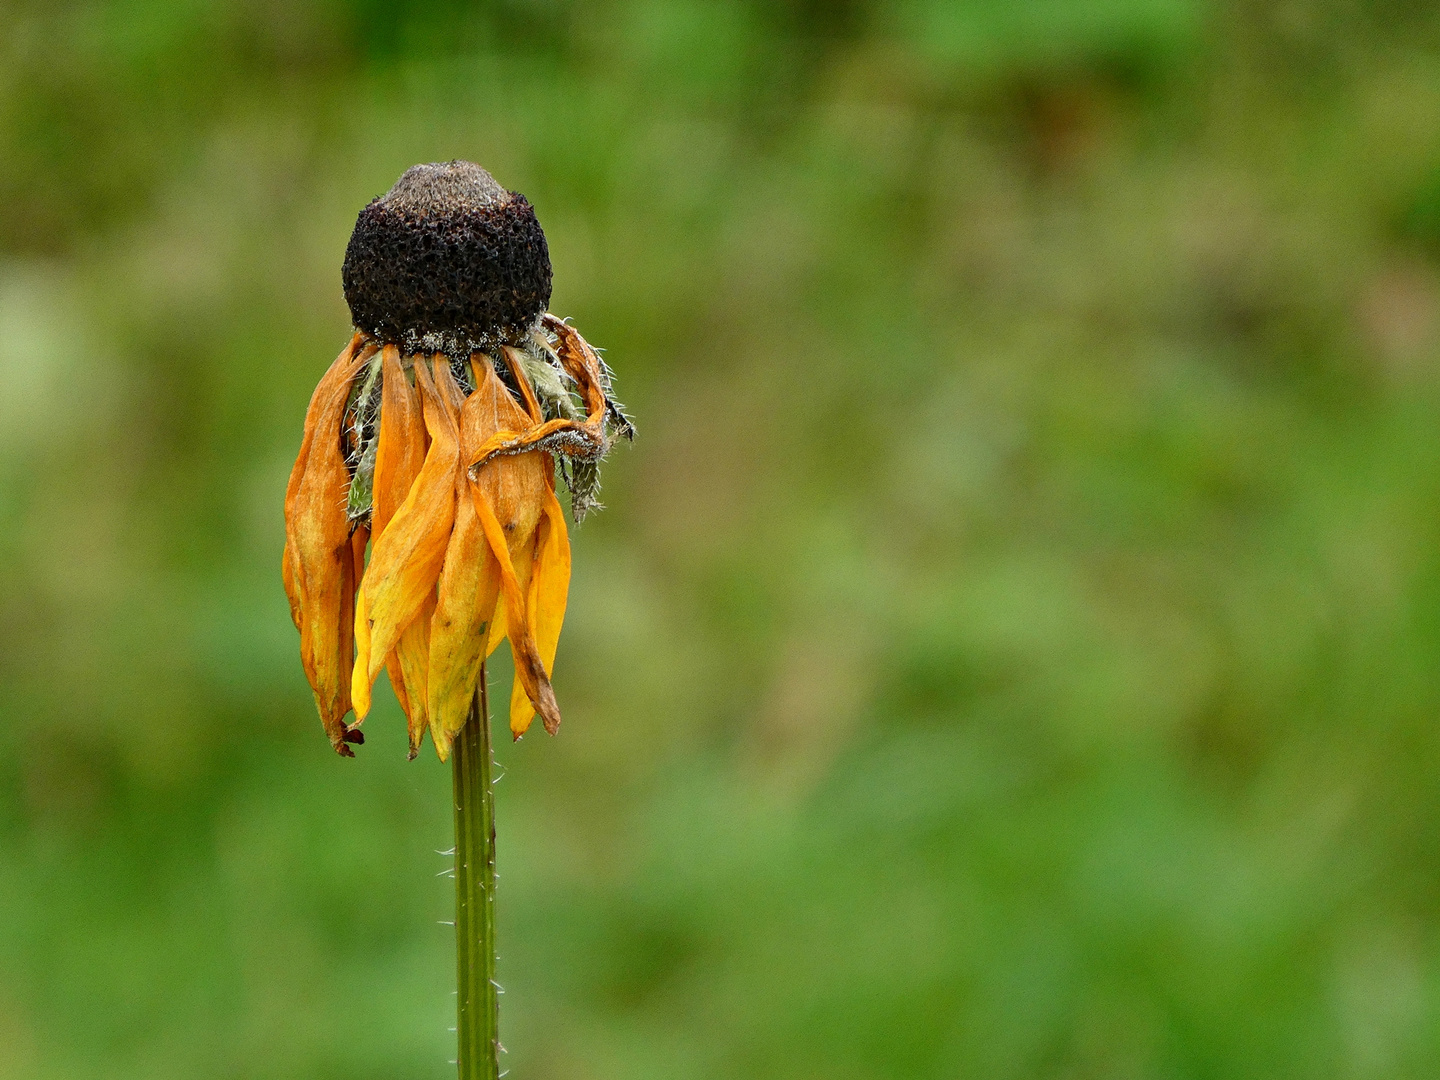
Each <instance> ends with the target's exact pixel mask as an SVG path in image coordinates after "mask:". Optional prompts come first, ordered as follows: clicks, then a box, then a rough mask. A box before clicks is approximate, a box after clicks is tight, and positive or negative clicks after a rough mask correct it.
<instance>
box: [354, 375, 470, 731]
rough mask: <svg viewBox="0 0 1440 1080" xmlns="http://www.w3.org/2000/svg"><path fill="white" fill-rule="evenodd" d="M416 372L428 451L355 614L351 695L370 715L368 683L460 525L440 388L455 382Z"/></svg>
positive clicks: (451, 440) (378, 545)
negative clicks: (357, 649)
mask: <svg viewBox="0 0 1440 1080" xmlns="http://www.w3.org/2000/svg"><path fill="white" fill-rule="evenodd" d="M415 374H416V383H417V384H418V385H419V386H420V390H421V394H422V398H423V404H424V416H425V427H426V430H427V431H429V433H430V449H429V451H428V452H427V453H426V455H425V463H424V465H422V466H421V468H420V473H419V475H418V476H417V477H416V478H415V482H414V483H413V484H412V485H411V487H410V493H409V494H408V495H407V496H406V497H405V501H404V502H403V503H402V504H401V505H400V509H398V510H397V511H396V512H395V515H394V517H392V518H391V519H390V521H389V522H388V523H387V524H386V526H385V531H384V532H383V533H382V534H381V535H380V537H379V539H378V540H376V542H375V548H374V551H373V552H372V554H371V556H370V565H369V567H368V568H367V569H366V571H365V582H364V586H363V588H362V590H361V593H362V595H363V596H364V607H363V609H361V610H359V611H357V613H356V615H357V626H358V622H359V620H362V619H364V620H368V622H369V625H368V627H366V628H357V637H358V638H359V640H360V642H361V655H360V658H359V662H358V663H357V665H356V668H355V674H354V680H353V682H354V687H353V690H352V692H353V693H354V695H355V698H356V702H357V706H358V705H359V704H360V703H361V701H362V699H363V703H364V706H365V708H367V709H368V707H369V700H368V698H369V693H368V691H369V687H370V684H372V683H374V681H375V677H376V676H377V675H379V674H380V668H381V667H383V666H384V663H385V658H386V657H387V656H389V655H390V653H391V651H392V650H393V649H394V648H395V647H396V645H397V644H398V642H399V640H400V636H401V634H402V633H403V632H404V630H405V628H406V627H407V626H408V625H409V624H410V622H411V620H413V619H414V618H415V616H416V614H417V613H418V612H419V611H420V609H421V607H422V606H423V604H424V603H425V598H426V596H427V595H433V592H434V589H435V582H436V579H437V578H438V577H439V576H440V568H441V566H442V564H443V563H444V560H445V549H446V547H447V546H448V544H449V541H450V530H451V526H452V525H453V523H454V520H455V470H456V468H457V463H458V461H459V447H458V444H457V440H456V430H455V421H456V417H455V409H454V407H453V405H452V404H451V397H450V391H449V389H448V388H445V389H437V383H440V384H441V385H442V386H443V384H444V382H446V381H450V382H453V378H452V376H451V375H450V369H449V365H448V364H447V363H444V362H443V360H442V361H439V362H437V363H436V364H435V376H434V379H432V378H431V375H430V373H429V371H427V365H426V364H425V362H424V361H423V360H420V359H417V360H416V362H415ZM366 630H368V633H369V640H366ZM362 683H364V690H363V691H362V689H361V684H362ZM357 715H358V712H357Z"/></svg>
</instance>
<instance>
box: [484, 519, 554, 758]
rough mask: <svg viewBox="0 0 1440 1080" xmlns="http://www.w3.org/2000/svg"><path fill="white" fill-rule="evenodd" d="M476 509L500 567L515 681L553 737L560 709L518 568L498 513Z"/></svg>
mask: <svg viewBox="0 0 1440 1080" xmlns="http://www.w3.org/2000/svg"><path fill="white" fill-rule="evenodd" d="M475 509H476V512H477V513H478V514H479V517H480V524H481V526H482V527H483V528H484V529H485V538H486V539H487V540H488V541H489V542H490V550H491V551H493V552H494V553H495V558H496V560H497V561H498V562H499V563H500V586H501V588H502V589H503V590H504V593H505V612H506V618H507V622H508V628H507V632H508V634H509V637H510V653H511V655H512V656H513V657H514V658H515V678H516V679H517V680H518V681H519V682H520V683H521V684H522V685H523V687H524V689H525V694H526V696H528V697H529V698H530V700H531V701H532V702H533V703H534V705H535V709H536V711H537V712H539V714H540V719H541V720H542V721H544V724H545V730H546V731H549V732H550V733H551V734H554V732H555V730H556V729H557V728H558V727H559V726H560V706H559V704H558V703H557V702H556V700H555V691H554V690H552V689H551V687H550V677H549V676H548V675H547V674H546V673H545V665H544V664H543V663H542V662H541V660H540V654H539V652H538V650H537V649H536V648H535V639H534V637H533V636H532V635H531V633H530V625H529V618H528V616H527V614H526V604H525V594H524V592H523V590H522V589H521V587H520V584H519V582H518V581H517V580H516V577H515V567H514V565H513V563H512V562H511V559H510V546H509V544H508V543H507V541H506V537H505V530H504V528H503V527H502V526H501V524H500V521H499V519H498V518H497V517H496V516H495V510H494V509H493V508H492V507H491V506H490V503H489V501H488V500H487V499H485V498H484V497H483V496H481V497H477V498H476V499H475Z"/></svg>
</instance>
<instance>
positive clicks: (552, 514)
mask: <svg viewBox="0 0 1440 1080" xmlns="http://www.w3.org/2000/svg"><path fill="white" fill-rule="evenodd" d="M547 494H548V496H549V498H548V499H547V500H546V503H545V516H544V517H543V518H542V519H541V521H540V527H539V529H538V530H537V539H536V544H535V562H534V569H533V570H532V571H531V574H530V588H529V589H528V595H527V596H526V603H527V605H528V611H527V614H528V615H529V617H530V632H531V633H532V634H533V635H534V638H535V648H536V649H537V651H538V652H539V653H540V661H541V663H542V664H544V666H545V672H546V674H547V675H548V676H551V677H553V676H554V674H555V652H556V650H557V648H558V647H559V644H560V628H561V626H562V625H563V624H564V622H565V603H566V598H567V596H568V595H569V591H570V537H569V533H568V531H567V530H566V528H565V513H564V511H563V510H562V509H561V507H560V500H559V499H557V498H556V497H555V492H554V491H553V490H552V491H549V492H548V493H547ZM534 716H535V707H534V705H532V704H531V702H530V698H529V695H528V694H527V693H526V692H525V689H524V686H523V684H522V683H521V681H520V680H519V679H516V680H515V684H514V686H513V687H512V689H511V693H510V731H511V733H512V734H513V735H514V736H515V737H516V738H517V739H518V738H519V737H520V736H521V735H523V734H525V731H526V729H527V728H529V726H530V721H531V720H532V719H534ZM551 734H554V732H553V731H552V732H551Z"/></svg>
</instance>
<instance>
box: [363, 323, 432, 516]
mask: <svg viewBox="0 0 1440 1080" xmlns="http://www.w3.org/2000/svg"><path fill="white" fill-rule="evenodd" d="M381 370H382V374H383V382H382V383H381V390H380V446H379V448H378V450H377V451H376V453H375V501H374V507H373V509H372V511H371V517H370V526H371V529H372V530H373V531H374V533H375V535H376V536H379V535H380V533H382V532H384V531H385V526H386V525H388V524H389V523H390V519H391V518H392V517H394V516H395V512H396V511H397V510H399V509H400V506H401V504H403V503H404V502H405V497H406V496H407V495H409V494H410V488H411V486H412V485H413V484H414V483H415V478H416V477H417V476H419V475H420V469H421V467H422V466H423V465H424V463H425V441H426V435H425V417H424V413H423V411H422V408H421V404H420V395H419V393H418V391H417V390H416V389H415V387H413V386H411V385H410V380H409V378H408V377H407V376H406V375H405V372H404V370H403V369H402V368H401V366H400V350H399V349H397V348H396V347H395V346H394V345H387V346H385V356H384V359H383V361H382V368H381Z"/></svg>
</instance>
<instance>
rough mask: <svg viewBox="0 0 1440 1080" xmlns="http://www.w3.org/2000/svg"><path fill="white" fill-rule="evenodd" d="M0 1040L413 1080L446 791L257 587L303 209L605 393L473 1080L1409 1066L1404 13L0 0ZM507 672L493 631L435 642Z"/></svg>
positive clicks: (1438, 674)
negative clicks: (458, 244)
mask: <svg viewBox="0 0 1440 1080" xmlns="http://www.w3.org/2000/svg"><path fill="white" fill-rule="evenodd" d="M0 57H3V63H0V642H3V646H0V1077H3V1078H5V1080H71V1078H76V1080H79V1078H106V1080H171V1078H192V1077H206V1078H212V1080H232V1078H233V1080H241V1078H277V1080H278V1078H296V1080H300V1078H305V1080H315V1078H318V1080H328V1078H334V1080H341V1078H344V1080H371V1078H374V1080H380V1078H395V1077H415V1078H424V1077H435V1078H441V1077H444V1076H447V1075H453V1071H452V1069H451V1067H450V1066H448V1065H447V1064H446V1062H447V1061H448V1060H449V1059H450V1058H451V1057H453V1053H452V1047H451V1039H452V1036H451V1035H450V1034H449V1033H448V1031H447V1028H448V1027H449V1026H450V1025H451V1024H452V1023H453V1019H452V1013H451V1008H452V1005H451V997H450V990H451V987H452V985H453V982H452V980H453V954H452V952H451V945H452V943H451V938H450V931H449V929H448V928H447V927H444V926H441V925H438V920H440V919H445V918H449V917H450V915H449V912H450V910H451V906H452V903H453V896H452V893H451V884H450V882H449V880H448V879H447V878H444V877H437V876H436V874H437V872H438V871H441V870H443V868H444V866H445V865H446V860H444V859H443V858H441V857H440V856H439V855H437V854H436V852H437V850H438V849H444V848H447V847H449V846H450V817H449V796H448V791H449V783H450V778H449V771H448V770H447V769H446V768H444V767H442V766H440V765H439V764H438V763H437V762H436V761H435V759H434V757H433V755H432V754H430V753H429V751H428V748H427V753H426V755H425V756H424V757H422V758H421V759H419V760H417V761H415V762H412V763H407V762H406V761H405V757H404V734H403V730H402V727H403V725H402V723H401V719H400V717H399V713H398V709H397V707H396V705H395V703H394V700H393V698H392V697H390V696H389V694H388V691H385V692H384V694H383V696H382V699H381V702H380V704H379V706H378V708H377V712H376V714H375V715H374V716H372V718H371V720H370V722H369V723H368V724H367V726H366V731H367V732H368V733H369V736H370V741H369V742H368V743H367V745H366V746H365V747H364V749H363V751H362V752H361V754H360V756H359V758H358V760H356V761H344V760H341V759H339V758H337V757H336V756H335V755H334V754H333V753H332V752H331V750H330V749H329V746H328V744H327V743H326V740H325V738H324V736H323V734H322V733H321V730H320V725H319V722H318V720H317V719H316V717H315V715H314V711H313V706H312V703H311V700H310V694H309V692H308V689H307V687H306V685H305V681H304V678H303V675H302V673H301V669H300V664H299V660H298V653H297V639H296V634H295V632H294V629H293V627H292V626H291V623H290V619H289V615H288V611H287V608H286V602H285V599H284V595H283V593H282V590H281V586H280V573H279V561H280V549H281V543H282V535H283V530H282V523H281V501H282V493H283V488H284V483H285V479H286V476H287V474H288V470H289V467H290V463H291V461H292V460H293V456H294V453H295V451H296V448H297V447H298V445H299V440H300V431H301V422H302V418H303V414H304V409H305V404H306V401H307V400H308V396H309V394H310V391H311V389H312V388H313V386H314V384H315V382H316V380H317V379H318V377H319V375H320V374H321V373H322V372H323V371H324V370H325V368H326V366H327V365H328V363H329V362H330V360H331V359H332V358H333V357H334V355H335V354H336V352H337V351H338V350H339V349H340V347H341V345H342V344H343V343H344V342H345V340H346V337H347V334H348V332H349V328H348V317H347V312H346V309H345V306H344V303H343V300H342V298H341V295H340V281H339V266H340V260H341V256H342V254H343V251H344V246H345V242H346V240H347V238H348V235H349V230H350V228H351V225H352V224H353V222H354V220H355V215H356V213H357V212H358V211H359V209H360V207H361V206H363V205H364V203H365V202H366V201H368V200H369V199H370V198H372V197H374V196H375V195H377V194H379V193H381V192H383V191H384V190H385V189H386V188H388V187H389V186H390V184H391V183H392V182H393V181H394V179H395V178H396V177H397V176H398V175H399V174H400V172H401V171H402V170H403V169H404V168H406V167H407V166H408V165H411V164H413V163H415V162H419V161H441V160H446V159H450V158H455V157H461V158H468V159H471V160H475V161H478V162H481V163H482V164H484V165H485V166H487V167H488V168H489V169H491V170H492V171H493V172H494V173H495V175H496V176H497V177H498V178H499V179H500V181H501V182H502V183H504V184H505V185H506V186H508V187H511V188H514V189H517V190H520V191H523V192H524V193H525V194H526V195H527V196H528V197H529V198H530V199H531V201H532V202H533V203H534V204H535V206H536V208H537V210H538V212H539V215H540V219H541V221H542V222H543V223H544V225H545V228H546V230H547V232H548V235H549V238H550V244H551V250H552V254H553V257H554V262H555V267H556V275H555V295H554V301H553V304H552V308H553V310H554V311H556V312H557V313H559V314H561V315H565V316H572V317H574V319H575V321H576V325H577V326H579V327H580V328H581V329H582V331H583V332H584V333H585V334H586V335H587V336H588V337H589V338H590V339H591V340H592V341H594V342H595V343H597V344H598V345H601V346H603V347H605V348H606V349H607V355H608V358H609V360H610V362H611V364H612V365H613V366H614V368H615V369H616V372H617V373H618V383H617V389H618V391H619V394H620V396H621V398H622V399H623V400H625V401H626V402H627V404H628V405H629V406H630V407H631V409H632V410H633V412H634V414H635V416H636V419H637V421H638V424H639V427H640V438H639V440H638V441H637V442H636V443H635V445H634V446H633V447H622V448H620V449H619V450H618V451H617V452H616V453H615V454H614V456H613V458H612V460H611V463H610V466H609V469H608V473H607V487H606V495H607V501H608V503H609V507H610V508H609V510H608V511H607V512H606V513H604V514H601V515H599V516H598V517H596V518H594V519H592V520H589V521H587V522H586V523H585V525H584V526H583V528H580V529H578V530H576V531H575V533H574V542H575V566H576V575H575V580H574V585H573V589H572V593H571V606H570V615H569V621H568V623H567V627H566V632H565V636H564V638H563V640H562V644H561V652H560V658H559V662H558V674H557V679H556V686H557V689H558V693H559V697H560V701H561V703H562V706H563V708H564V711H565V718H566V720H565V727H564V728H563V729H562V732H561V734H560V736H559V737H558V738H555V739H553V740H551V739H547V738H545V737H544V736H543V735H538V734H537V736H536V737H531V738H528V739H526V740H525V741H523V742H521V743H519V744H518V745H514V746H511V745H508V744H507V745H504V746H502V747H500V748H499V751H498V753H499V759H500V763H501V766H502V767H503V769H504V770H505V771H506V776H505V779H504V781H503V782H502V783H501V784H500V786H499V788H498V789H497V792H498V803H499V809H498V813H499V819H500V844H501V853H500V873H501V877H502V881H501V891H500V905H501V906H500V919H501V948H500V952H501V982H502V983H503V985H504V986H505V989H506V991H507V993H506V995H505V997H504V998H502V1017H503V1023H504V1040H505V1043H506V1046H507V1047H508V1049H509V1051H510V1053H509V1059H508V1064H509V1066H510V1068H511V1075H512V1076H513V1077H517V1078H550V1080H622V1078H623V1080H650V1078H654V1080H662V1078H663V1080H722V1078H723V1080H729V1078H734V1077H746V1078H750V1080H910V1078H914V1080H942V1078H983V1080H1009V1078H1015V1080H1020V1078H1055V1080H1087V1078H1117V1080H1119V1078H1127V1080H1128V1078H1135V1080H1139V1078H1212V1077H1213V1078H1222V1077H1223V1078H1230V1077H1234V1078H1248V1077H1255V1078H1262V1077H1263V1078H1289V1077H1307V1078H1308V1077H1314V1078H1321V1077H1324V1078H1331V1077H1338V1078H1362V1080H1363V1078H1380V1077H1387V1078H1388V1077H1397V1078H1399V1077H1433V1076H1436V1075H1440V785H1437V779H1440V725H1437V720H1440V12H1437V9H1436V6H1435V5H1434V4H1429V3H1421V2H1406V0H1373V2H1369V3H1362V2H1359V0H1329V2H1325V0H1278V2H1277V0H1234V2H1227V3H1201V2H1199V0H897V2H891V3H881V2H878V0H877V2H867V0H831V2H825V0H780V2H770V3H765V2H762V0H673V2H658V0H601V2H596V3H580V2H578V0H574V2H569V0H506V2H503V3H494V4H485V5H476V4H470V3H462V2H460V0H449V2H443V3H428V4H427V3H419V2H415V0H411V2H389V3H387V2H383V0H357V2H354V3H348V4H347V3H343V2H341V0H283V2H282V0H221V2H202V0H169V2H160V0H130V2H121V0H109V2H105V0H93V2H89V3H80V2H57V0H49V2H41V0H0ZM493 675H494V678H495V680H496V681H497V682H498V683H500V684H501V685H502V686H505V685H508V671H507V670H506V669H505V665H504V664H500V665H498V670H496V671H494V672H493Z"/></svg>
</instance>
